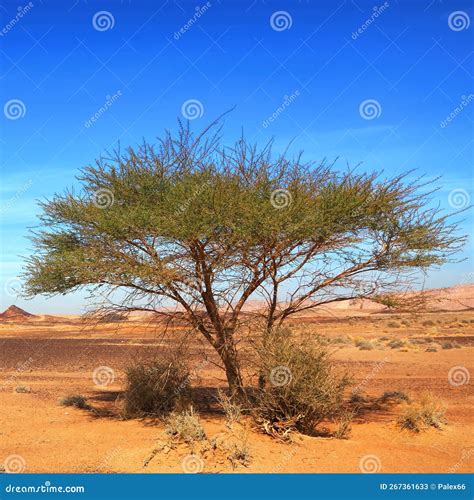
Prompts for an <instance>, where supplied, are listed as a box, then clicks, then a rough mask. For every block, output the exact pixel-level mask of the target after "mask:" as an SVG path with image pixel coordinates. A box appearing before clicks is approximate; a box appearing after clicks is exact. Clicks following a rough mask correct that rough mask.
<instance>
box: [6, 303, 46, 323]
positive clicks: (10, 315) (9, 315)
mask: <svg viewBox="0 0 474 500" xmlns="http://www.w3.org/2000/svg"><path fill="white" fill-rule="evenodd" d="M34 318H37V316H35V315H34V314H31V313H29V312H27V311H25V310H24V309H22V308H21V307H18V306H14V305H11V306H10V307H9V308H8V309H6V310H5V311H3V312H2V313H0V320H7V321H28V320H30V319H34Z"/></svg>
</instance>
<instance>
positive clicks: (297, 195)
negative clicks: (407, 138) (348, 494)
mask: <svg viewBox="0 0 474 500" xmlns="http://www.w3.org/2000/svg"><path fill="white" fill-rule="evenodd" d="M109 156H110V157H105V158H101V159H99V160H98V161H96V163H95V165H93V166H88V167H86V168H85V169H83V170H82V171H81V174H80V175H79V176H78V181H79V183H80V186H81V188H80V191H74V190H70V191H66V192H65V193H64V194H58V195H55V196H54V197H53V198H51V199H49V200H47V201H45V202H42V203H41V207H42V215H41V216H40V221H41V225H42V227H41V228H40V229H39V230H38V231H37V232H35V233H34V235H33V236H32V240H33V242H34V245H35V250H36V251H35V253H34V254H33V255H32V256H31V257H30V258H29V259H28V262H27V266H26V271H25V275H26V288H25V289H26V294H27V295H29V296H33V295H35V294H39V293H41V294H49V295H55V294H65V293H67V292H72V291H75V290H78V289H81V288H83V287H87V288H89V289H91V290H92V293H93V295H94V293H100V295H101V296H104V294H105V295H107V296H108V297H109V299H110V307H111V308H113V309H115V310H117V309H118V310H123V311H132V310H143V311H153V312H155V313H156V314H159V315H162V316H168V317H171V318H176V317H178V316H179V318H180V319H181V320H182V319H183V318H184V319H185V320H186V321H187V322H188V323H189V324H190V325H191V326H192V327H193V328H195V329H196V330H198V331H199V332H200V333H201V334H202V335H203V336H204V338H205V339H206V340H207V341H208V342H209V343H210V344H211V345H212V347H213V348H214V349H215V350H216V352H217V353H218V355H219V357H220V359H221V361H222V364H223V368H224V369H225V373H226V376H227V380H228V384H229V386H230V389H231V390H232V391H233V393H234V394H238V395H240V394H242V391H243V380H242V374H241V366H240V363H239V357H238V352H237V351H238V350H237V341H236V333H237V331H238V329H239V326H240V325H241V324H242V321H243V318H245V317H246V314H247V313H246V312H245V305H246V303H247V302H248V300H249V299H251V298H254V297H259V298H260V299H262V298H263V299H264V301H262V302H263V303H264V304H265V307H263V308H262V309H261V310H260V311H259V312H258V313H256V314H258V315H259V317H260V318H261V320H262V321H263V323H264V331H265V332H266V335H271V332H272V331H274V329H275V328H276V327H278V326H279V325H281V324H282V323H283V322H284V321H285V320H286V319H287V318H289V317H291V316H292V315H294V314H296V313H297V312H300V311H303V310H308V309H311V308H314V307H317V306H320V305H321V304H328V303H331V302H335V301H340V300H346V299H350V298H354V297H372V296H375V295H378V294H380V293H381V292H382V291H387V290H393V289H396V287H398V286H400V283H402V282H405V281H404V280H406V279H407V278H409V277H410V276H411V275H412V274H413V272H414V271H418V270H426V269H427V268H428V267H430V266H433V265H440V264H442V263H444V262H446V261H448V260H450V258H451V256H452V254H453V253H454V252H455V251H457V250H458V248H459V247H460V245H461V244H462V243H463V240H464V238H463V237H459V236H457V235H456V226H455V225H453V224H449V223H448V222H447V221H446V217H445V216H443V215H441V214H440V213H439V211H438V210H437V209H434V208H430V193H429V192H427V190H426V184H423V183H422V182H421V181H420V180H419V181H418V182H408V180H407V175H401V176H396V177H392V178H382V176H381V175H379V174H377V173H356V171H355V170H346V171H343V172H339V171H337V170H336V169H335V166H334V164H328V163H326V162H322V163H320V164H315V163H313V162H310V163H304V162H303V161H302V158H301V155H300V156H298V157H296V158H294V159H290V158H288V157H287V155H286V154H283V155H281V156H278V157H275V156H274V155H273V154H272V152H271V144H267V145H266V146H265V147H263V148H262V149H258V148H257V147H256V146H253V145H250V144H249V143H248V142H247V141H246V140H245V139H243V138H241V139H240V140H238V141H237V143H236V144H235V146H234V147H232V148H225V147H223V146H221V141H220V137H219V132H217V133H211V132H210V131H209V129H208V130H206V131H205V132H204V133H203V134H201V135H200V136H198V137H195V136H193V134H192V133H191V131H190V130H189V127H188V126H183V125H180V128H179V132H178V133H177V134H176V135H173V134H171V133H169V132H167V133H166V134H165V136H164V138H163V139H162V140H160V141H159V142H158V143H157V145H156V146H152V145H150V144H147V143H144V144H143V145H142V146H140V147H138V148H135V149H133V148H129V149H128V150H126V151H125V152H121V151H115V152H114V153H113V154H112V155H109ZM117 290H122V292H121V293H120V295H119V296H120V300H119V301H118V302H117V300H116V299H115V300H113V299H112V297H117V294H116V292H117ZM172 304H174V305H178V306H179V308H178V310H179V313H178V312H177V309H173V307H171V305H172Z"/></svg>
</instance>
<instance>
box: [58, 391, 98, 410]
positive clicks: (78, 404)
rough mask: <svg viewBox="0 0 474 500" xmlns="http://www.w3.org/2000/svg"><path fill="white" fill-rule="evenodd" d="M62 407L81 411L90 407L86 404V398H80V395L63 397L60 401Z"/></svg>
mask: <svg viewBox="0 0 474 500" xmlns="http://www.w3.org/2000/svg"><path fill="white" fill-rule="evenodd" d="M60 403H61V405H62V406H73V407H74V408H79V409H81V410H89V409H90V408H91V406H90V405H89V403H88V402H87V398H85V397H84V396H81V395H80V394H71V395H69V396H65V397H64V398H63V399H61V401H60Z"/></svg>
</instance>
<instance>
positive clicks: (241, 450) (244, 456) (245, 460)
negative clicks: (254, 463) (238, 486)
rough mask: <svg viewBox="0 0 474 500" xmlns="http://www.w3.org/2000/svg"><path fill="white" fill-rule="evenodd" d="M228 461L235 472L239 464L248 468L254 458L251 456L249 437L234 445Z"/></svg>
mask: <svg viewBox="0 0 474 500" xmlns="http://www.w3.org/2000/svg"><path fill="white" fill-rule="evenodd" d="M227 459H228V460H229V461H230V463H231V464H232V469H234V470H235V469H236V468H237V466H238V465H239V464H240V465H243V466H244V467H248V465H249V464H250V462H251V460H252V456H251V455H250V449H249V446H248V439H247V437H245V438H243V439H241V440H239V441H238V442H234V443H233V444H232V446H231V448H230V450H229V455H228V456H227Z"/></svg>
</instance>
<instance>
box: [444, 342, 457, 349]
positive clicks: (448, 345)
mask: <svg viewBox="0 0 474 500" xmlns="http://www.w3.org/2000/svg"><path fill="white" fill-rule="evenodd" d="M454 347H455V346H454V344H453V342H442V343H441V349H454Z"/></svg>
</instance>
